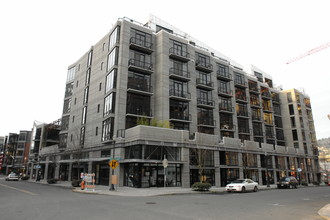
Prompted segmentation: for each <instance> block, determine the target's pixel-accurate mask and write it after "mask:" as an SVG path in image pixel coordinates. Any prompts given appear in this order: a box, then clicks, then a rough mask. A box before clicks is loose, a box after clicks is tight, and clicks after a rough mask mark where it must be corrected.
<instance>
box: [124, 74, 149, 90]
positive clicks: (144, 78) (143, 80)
mask: <svg viewBox="0 0 330 220" xmlns="http://www.w3.org/2000/svg"><path fill="white" fill-rule="evenodd" d="M127 88H131V89H136V90H140V91H146V92H150V91H151V87H150V75H145V74H141V73H136V72H131V71H130V72H128V80H127Z"/></svg>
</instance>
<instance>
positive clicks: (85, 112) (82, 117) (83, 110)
mask: <svg viewBox="0 0 330 220" xmlns="http://www.w3.org/2000/svg"><path fill="white" fill-rule="evenodd" d="M81 115H82V116H81V124H82V125H84V124H86V118H87V106H85V107H84V108H83V109H82V114H81Z"/></svg>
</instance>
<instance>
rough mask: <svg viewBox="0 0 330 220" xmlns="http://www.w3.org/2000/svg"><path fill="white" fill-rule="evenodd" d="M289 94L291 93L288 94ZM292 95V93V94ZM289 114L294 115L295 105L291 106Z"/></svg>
mask: <svg viewBox="0 0 330 220" xmlns="http://www.w3.org/2000/svg"><path fill="white" fill-rule="evenodd" d="M288 94H289V93H288ZM290 94H291V93H290ZM289 113H290V115H294V109H293V105H292V104H291V105H289Z"/></svg>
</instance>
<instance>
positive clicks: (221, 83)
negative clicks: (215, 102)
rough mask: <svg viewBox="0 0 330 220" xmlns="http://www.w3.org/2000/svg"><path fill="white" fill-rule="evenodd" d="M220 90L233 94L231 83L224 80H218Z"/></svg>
mask: <svg viewBox="0 0 330 220" xmlns="http://www.w3.org/2000/svg"><path fill="white" fill-rule="evenodd" d="M218 92H220V93H225V94H228V95H232V91H231V89H230V83H229V82H226V81H223V80H218Z"/></svg>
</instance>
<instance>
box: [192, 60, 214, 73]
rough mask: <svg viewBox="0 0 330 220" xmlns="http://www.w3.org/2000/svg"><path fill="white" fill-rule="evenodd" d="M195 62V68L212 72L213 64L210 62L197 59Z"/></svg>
mask: <svg viewBox="0 0 330 220" xmlns="http://www.w3.org/2000/svg"><path fill="white" fill-rule="evenodd" d="M195 64H196V69H199V70H202V71H204V72H212V71H213V65H212V64H210V63H205V62H201V61H199V60H197V61H196V62H195Z"/></svg>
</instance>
